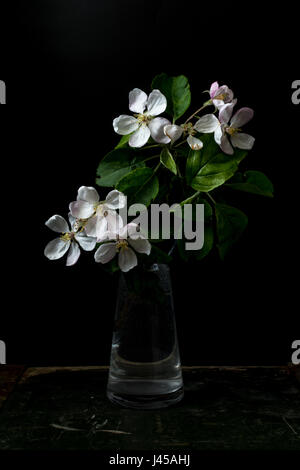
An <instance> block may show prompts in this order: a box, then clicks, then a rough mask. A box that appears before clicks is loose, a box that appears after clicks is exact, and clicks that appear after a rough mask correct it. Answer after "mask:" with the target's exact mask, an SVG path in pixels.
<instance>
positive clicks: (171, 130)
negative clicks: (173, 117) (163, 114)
mask: <svg viewBox="0 0 300 470" xmlns="http://www.w3.org/2000/svg"><path fill="white" fill-rule="evenodd" d="M164 134H165V135H166V136H167V137H169V139H170V140H171V142H176V140H178V139H180V137H181V136H182V134H183V129H182V127H181V126H177V125H176V124H169V125H168V126H165V127H164Z"/></svg>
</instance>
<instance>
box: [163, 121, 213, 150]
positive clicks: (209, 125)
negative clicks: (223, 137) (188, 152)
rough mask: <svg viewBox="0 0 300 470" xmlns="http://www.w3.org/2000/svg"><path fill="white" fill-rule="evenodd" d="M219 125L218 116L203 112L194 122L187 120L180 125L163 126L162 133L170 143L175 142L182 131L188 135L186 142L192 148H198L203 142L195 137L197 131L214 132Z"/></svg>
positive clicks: (200, 147)
mask: <svg viewBox="0 0 300 470" xmlns="http://www.w3.org/2000/svg"><path fill="white" fill-rule="evenodd" d="M218 127H219V121H218V118H217V117H216V116H215V115H214V114H205V115H204V116H202V117H201V118H200V119H198V121H197V122H196V124H194V125H193V124H192V123H191V122H188V123H186V124H182V125H181V126H177V125H176V124H170V125H167V126H165V127H164V133H165V135H166V136H167V137H169V139H170V140H171V142H172V143H174V142H176V140H178V139H179V138H180V137H181V136H182V134H183V133H185V134H187V135H188V138H187V143H188V144H189V146H190V147H191V149H192V150H200V149H202V147H203V142H202V141H201V140H200V139H199V138H198V137H195V134H196V133H197V132H199V133H203V134H208V133H210V132H215V131H216V129H218Z"/></svg>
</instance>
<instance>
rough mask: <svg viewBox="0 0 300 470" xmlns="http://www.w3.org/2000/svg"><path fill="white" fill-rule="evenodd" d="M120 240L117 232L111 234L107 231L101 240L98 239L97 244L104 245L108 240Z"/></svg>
mask: <svg viewBox="0 0 300 470" xmlns="http://www.w3.org/2000/svg"><path fill="white" fill-rule="evenodd" d="M117 239H118V233H117V232H110V231H109V230H107V231H106V232H104V233H103V235H102V236H101V238H98V240H97V242H98V243H102V242H105V241H108V240H117Z"/></svg>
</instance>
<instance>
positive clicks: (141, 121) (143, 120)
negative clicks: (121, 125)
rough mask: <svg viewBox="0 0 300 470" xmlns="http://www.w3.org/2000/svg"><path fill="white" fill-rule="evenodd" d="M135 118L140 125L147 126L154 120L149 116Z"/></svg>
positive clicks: (138, 115) (139, 115) (137, 115)
mask: <svg viewBox="0 0 300 470" xmlns="http://www.w3.org/2000/svg"><path fill="white" fill-rule="evenodd" d="M134 116H135V117H136V118H137V120H138V122H139V124H146V125H147V124H149V122H150V121H152V119H153V117H152V116H148V115H147V114H135V115H134Z"/></svg>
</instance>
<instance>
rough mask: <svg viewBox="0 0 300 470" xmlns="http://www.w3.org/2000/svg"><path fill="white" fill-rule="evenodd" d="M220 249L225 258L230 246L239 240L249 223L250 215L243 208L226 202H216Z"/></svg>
mask: <svg viewBox="0 0 300 470" xmlns="http://www.w3.org/2000/svg"><path fill="white" fill-rule="evenodd" d="M215 212H216V221H217V235H218V245H217V246H218V250H219V254H220V257H221V259H224V258H225V256H226V254H227V253H228V251H229V250H230V248H231V247H232V246H233V245H234V244H235V243H236V242H237V241H238V239H239V238H240V236H241V235H242V233H243V232H244V230H245V228H246V227H247V224H248V217H247V216H246V214H244V213H243V212H242V211H241V210H239V209H236V208H235V207H231V206H227V205H226V204H216V206H215Z"/></svg>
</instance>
